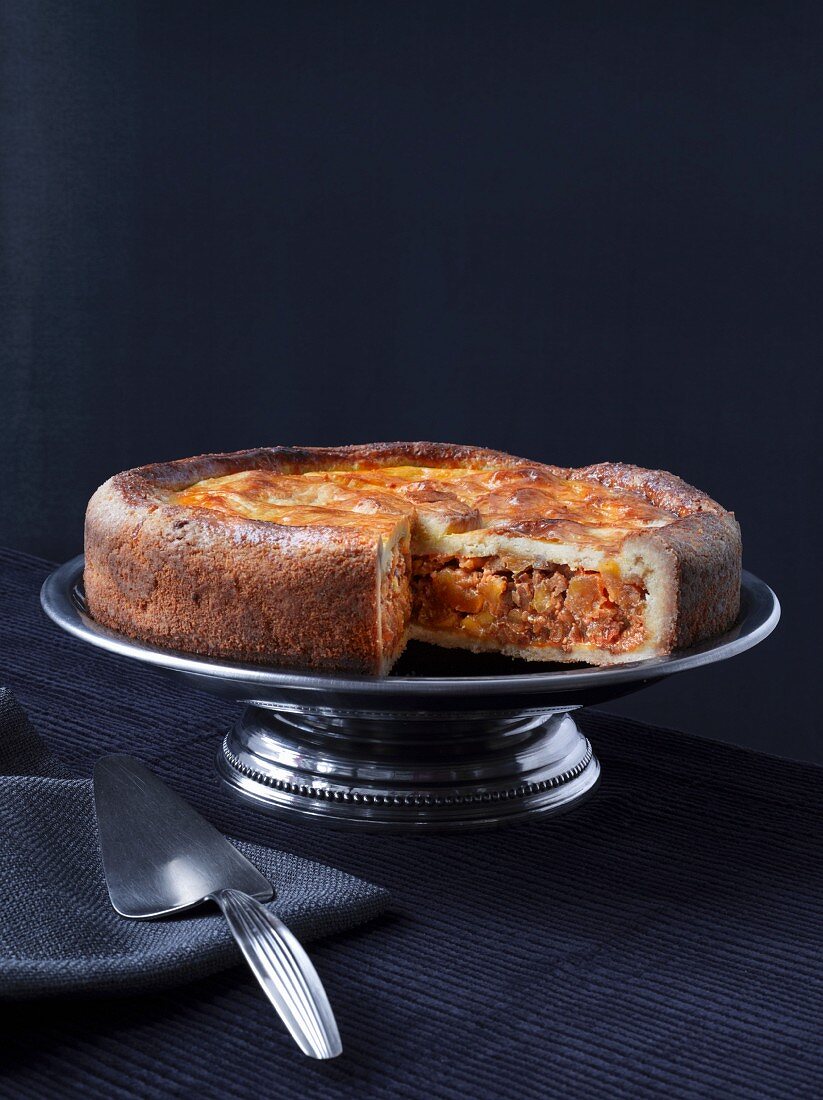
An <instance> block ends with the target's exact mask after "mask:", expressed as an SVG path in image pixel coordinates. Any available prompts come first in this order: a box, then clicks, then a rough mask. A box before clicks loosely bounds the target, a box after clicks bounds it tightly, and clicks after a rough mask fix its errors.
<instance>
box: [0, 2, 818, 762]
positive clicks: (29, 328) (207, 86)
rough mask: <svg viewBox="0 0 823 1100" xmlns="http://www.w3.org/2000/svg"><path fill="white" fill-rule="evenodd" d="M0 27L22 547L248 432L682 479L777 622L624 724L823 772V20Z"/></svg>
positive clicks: (11, 430)
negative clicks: (119, 482)
mask: <svg viewBox="0 0 823 1100" xmlns="http://www.w3.org/2000/svg"><path fill="white" fill-rule="evenodd" d="M2 10H3V16H2V20H3V26H2V28H0V29H1V30H2V46H0V48H1V49H2V76H1V77H0V85H1V87H2V93H3V107H2V116H0V125H1V126H2V134H0V138H1V139H2V141H1V142H0V149H2V158H3V168H2V182H0V199H2V222H1V223H0V246H2V264H3V304H2V321H3V325H4V337H3V345H2V351H3V355H4V366H3V378H2V393H1V394H0V400H1V401H2V407H3V414H2V431H1V432H0V458H1V460H2V494H3V504H2V509H0V541H2V542H4V543H6V544H11V545H13V546H17V547H20V548H22V549H25V550H29V551H32V552H34V553H37V554H41V555H45V556H48V557H51V558H57V559H62V558H66V557H68V556H69V555H71V554H74V553H76V552H77V551H78V550H79V549H80V546H81V537H82V535H81V531H82V513H83V508H84V504H85V502H86V500H87V498H88V496H89V495H90V493H91V492H92V490H93V489H94V488H95V486H96V485H97V484H98V483H99V482H101V481H102V480H104V479H105V478H106V477H107V476H108V475H109V474H111V473H112V472H114V471H116V470H119V469H121V468H124V467H128V466H133V465H136V464H139V463H143V462H146V461H150V460H154V459H162V458H174V457H180V456H183V455H187V454H191V453H195V452H202V451H207V450H231V449H235V448H240V447H248V446H251V445H257V444H271V443H305V444H330V443H341V442H353V441H360V440H372V439H440V440H453V441H460V442H468V443H482V444H487V445H489V446H492V447H500V448H504V449H506V450H510V451H513V452H515V453H521V454H524V455H528V456H530V457H534V458H536V459H544V460H547V461H550V462H556V463H562V464H571V465H576V464H582V463H588V462H593V461H597V460H600V459H608V458H615V459H623V460H627V461H631V462H636V463H639V464H641V465H645V466H651V467H664V468H668V469H672V470H674V471H676V472H677V473H680V474H681V475H683V476H684V477H685V478H686V479H687V480H690V481H692V482H694V483H695V484H697V485H698V486H700V487H701V488H704V489H706V490H707V491H709V492H710V493H711V494H713V495H714V496H716V497H717V499H719V500H720V501H721V502H723V503H724V504H726V505H727V506H729V507H732V508H734V509H735V510H736V511H737V514H738V516H739V518H740V521H741V523H742V526H743V531H744V541H745V558H746V564H747V565H748V567H749V568H750V569H752V570H754V571H755V572H756V573H758V574H760V575H761V576H763V577H764V578H765V579H767V580H769V581H770V582H771V583H772V584H773V586H774V587H775V588H776V589H777V591H778V593H779V595H780V597H781V598H782V600H783V604H784V619H783V622H782V624H781V626H780V628H779V630H778V633H777V634H776V635H774V636H773V637H772V639H770V640H769V641H768V642H767V643H766V644H764V645H763V646H762V647H761V648H760V649H758V650H757V651H755V652H753V653H750V654H747V655H744V656H742V657H739V658H737V659H736V660H735V661H733V662H730V663H729V664H727V665H724V666H722V667H717V668H714V669H709V670H705V671H702V672H696V673H692V674H689V675H687V676H684V677H682V678H674V679H673V680H671V681H669V682H668V683H666V684H665V685H661V686H658V687H656V688H654V689H652V690H651V691H649V692H648V693H646V694H645V695H642V696H638V697H636V698H632V699H630V700H626V701H624V702H623V703H622V704H620V708H621V709H623V710H624V711H628V712H631V713H634V714H638V715H640V716H645V717H649V718H653V719H656V720H658V721H662V722H667V723H669V724H671V725H677V726H680V727H683V728H686V729H689V730H693V731H695V732H700V733H704V734H706V735H708V736H712V737H718V738H727V739H731V740H734V741H738V742H740V743H743V744H751V745H755V746H758V747H762V748H767V749H769V750H771V751H774V752H777V753H783V754H785V755H794V756H806V757H812V756H815V755H816V754H817V755H820V754H821V743H820V740H819V739H818V737H817V732H816V730H817V725H816V720H815V718H814V715H813V709H812V707H813V701H814V700H815V698H816V692H817V686H818V685H817V682H816V681H817V656H818V653H819V646H818V640H817V632H818V624H819V622H820V619H821V602H820V594H819V590H820V586H821V584H820V579H819V578H818V577H817V576H816V575H815V572H814V569H816V568H817V555H818V553H819V550H818V547H819V545H820V543H819V541H818V533H819V528H818V512H819V506H820V500H819V489H818V486H819V455H820V443H819V420H820V412H821V408H820V399H819V398H820V385H819V382H818V364H819V362H820V350H821V335H822V334H823V333H822V330H821V324H820V310H821V305H820V300H821V299H820V295H821V286H822V283H823V281H822V280H821V277H820V276H821V255H823V249H822V247H821V246H823V240H822V239H821V237H822V236H823V235H822V234H821V229H820V208H819V205H818V204H819V200H820V194H821V182H823V181H821V165H822V163H823V158H822V157H821V144H820V138H821V94H820V92H821V89H820V84H819V70H820V60H819V59H820V56H821V49H822V48H823V7H822V6H821V5H820V4H809V5H805V4H791V3H788V4H787V3H774V4H756V3H750V2H747V3H742V2H741V3H736V4H735V3H717V2H713V3H706V4H698V3H691V4H689V3H682V4H643V5H634V4H630V3H622V4H597V5H594V4H588V3H574V4H558V3H546V2H543V3H540V2H536V3H517V2H511V0H510V2H507V3H502V2H498V3H494V4H484V3H478V2H475V3H458V2H448V0H438V2H437V3H431V4H430V3H420V2H416V3H410V4H399V3H398V4H394V3H389V2H385V0H384V2H379V3H362V2H354V0H352V2H349V3H331V2H326V3H309V2H306V0H300V2H297V0H295V2H293V3H287V4H282V3H271V2H267V3H265V4H256V3H249V2H246V3H242V2H241V3H231V4H228V3H205V2H203V0H198V2H197V3H187V2H180V0H171V2H169V0H165V2H163V3H152V2H146V0H140V2H126V0H118V3H115V4H111V3H107V2H105V0H99V2H90V0H74V2H73V3H71V4H65V3H62V2H56V0H27V2H25V3H19V4H15V3H8V2H7V3H5V4H4V5H3V9H2ZM798 562H800V563H804V562H805V563H809V564H810V565H811V566H812V568H806V570H805V571H804V570H803V569H801V568H800V567H799V566H798ZM0 583H2V581H1V579H0Z"/></svg>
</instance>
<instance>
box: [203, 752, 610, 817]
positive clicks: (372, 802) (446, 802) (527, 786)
mask: <svg viewBox="0 0 823 1100" xmlns="http://www.w3.org/2000/svg"><path fill="white" fill-rule="evenodd" d="M585 740H586V751H585V753H584V754H583V757H582V758H581V760H580V761H579V762H578V763H577V764H575V765H574V767H573V768H569V769H568V770H567V771H564V772H561V773H560V774H559V775H553V776H551V777H550V778H549V779H541V780H538V781H537V782H529V783H518V784H517V786H515V787H509V788H508V789H507V790H502V791H486V792H484V793H483V794H468V795H460V794H458V795H433V794H431V795H423V794H367V793H361V792H358V791H344V790H334V789H332V788H329V787H312V786H310V785H309V784H307V783H290V782H289V781H288V780H286V779H275V778H274V777H273V776H270V775H263V774H262V773H261V772H258V771H255V770H254V769H253V768H249V767H248V766H247V765H246V764H243V763H242V762H241V761H240V759H239V758H238V757H237V756H236V755H235V753H234V752H232V750H231V749H230V748H229V738H228V735H227V736H226V738H225V739H224V741H223V752H224V754H225V757H226V759H227V760H228V762H229V764H231V766H232V767H233V768H234V769H235V770H236V771H238V772H240V773H241V775H245V776H247V777H248V778H249V779H253V780H255V781H256V782H257V783H263V784H265V785H266V786H267V787H274V788H275V789H276V790H278V791H283V792H284V793H285V794H296V795H303V796H304V797H306V798H316V799H318V800H319V801H324V802H343V803H357V804H360V805H365V806H457V805H461V804H463V805H465V804H467V803H478V802H505V801H507V800H508V799H512V798H523V797H525V796H526V795H530V794H539V793H540V792H541V791H548V790H551V789H552V788H553V787H561V786H562V785H563V784H564V783H568V782H569V781H570V780H572V779H576V778H577V776H578V775H581V774H582V773H583V772H584V771H585V770H586V768H587V767H588V766H589V764H590V763H591V761H592V756H593V752H592V747H591V744H590V743H589V741H588V739H585Z"/></svg>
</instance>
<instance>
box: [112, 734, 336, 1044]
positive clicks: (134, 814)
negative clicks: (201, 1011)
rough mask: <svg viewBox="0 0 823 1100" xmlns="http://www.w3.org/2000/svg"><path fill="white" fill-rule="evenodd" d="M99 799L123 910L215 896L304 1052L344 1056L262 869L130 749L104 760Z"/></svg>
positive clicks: (316, 981) (316, 982) (160, 912)
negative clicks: (270, 904)
mask: <svg viewBox="0 0 823 1100" xmlns="http://www.w3.org/2000/svg"><path fill="white" fill-rule="evenodd" d="M94 806H95V810H96V812H97V824H98V827H99V830H100V850H101V852H102V855H103V870H104V872H105V875H106V885H107V886H108V890H109V897H110V898H111V903H112V905H113V906H114V908H115V909H116V910H117V912H118V913H119V914H120V915H121V916H122V917H133V918H134V919H135V920H148V919H150V918H151V917H162V916H165V915H166V914H168V913H178V912H180V911H181V910H183V909H190V908H192V906H195V905H200V904H201V902H204V901H213V902H216V903H217V905H218V906H219V907H220V909H221V911H222V913H223V916H224V917H225V918H226V920H227V921H228V924H229V928H230V929H231V932H232V935H233V936H234V938H235V939H236V940H237V943H238V944H239V945H240V949H241V950H242V952H243V954H244V955H245V957H246V961H247V962H248V964H249V966H250V967H251V968H252V970H253V972H254V975H255V977H256V978H257V980H258V981H259V982H260V984H261V986H262V987H263V990H264V992H265V994H266V996H267V997H268V998H269V1000H270V1001H271V1003H272V1004H273V1005H274V1007H275V1008H276V1009H277V1012H278V1014H279V1015H280V1018H281V1019H282V1021H283V1023H284V1024H285V1025H286V1027H287V1028H288V1030H289V1031H290V1032H291V1034H292V1036H293V1038H294V1040H295V1042H296V1043H297V1045H298V1046H299V1047H300V1049H301V1050H302V1051H303V1053H304V1054H308V1055H310V1056H311V1057H312V1058H334V1057H335V1056H336V1055H338V1054H339V1053H340V1052H341V1050H342V1049H343V1047H342V1044H341V1042H340V1034H339V1032H338V1030H337V1024H336V1023H335V1019H334V1014H333V1013H332V1010H331V1005H330V1004H329V1000H328V997H327V996H326V991H325V990H324V989H323V985H322V983H321V981H320V978H319V977H318V976H317V971H316V970H315V969H314V967H313V966H312V963H311V960H310V959H309V957H308V955H307V954H306V952H305V951H304V950H303V948H302V947H301V946H300V944H299V943H298V941H297V940H296V939H295V937H294V936H293V935H292V933H291V932H290V931H289V930H288V928H286V926H285V924H283V922H282V921H279V920H278V919H277V917H275V916H273V915H272V914H271V913H270V912H269V911H268V909H266V908H265V907H264V906H262V905H261V904H260V902H261V901H266V900H268V899H269V898H271V897H272V896H273V894H274V891H273V889H272V886H271V884H270V883H269V882H268V881H267V880H266V879H265V878H264V877H263V875H261V874H260V872H259V871H258V870H257V868H256V867H254V866H253V865H252V864H251V863H249V861H248V860H247V859H246V858H245V856H242V855H241V854H240V852H238V850H237V849H236V848H235V847H234V845H233V844H230V843H229V841H228V840H226V838H225V837H224V836H223V835H222V834H221V833H219V832H218V831H217V829H215V828H214V826H213V825H210V824H209V823H208V821H206V820H205V819H204V818H202V817H201V816H200V814H198V813H197V812H196V811H195V810H193V809H192V807H191V806H189V805H188V803H187V802H184V801H183V799H182V798H180V797H178V795H176V794H175V793H174V791H172V790H170V789H169V788H168V787H167V786H166V785H165V784H164V783H161V782H160V780H159V779H158V778H157V777H156V776H155V775H152V773H151V772H150V771H149V770H148V769H147V768H144V767H143V765H142V764H141V763H140V762H139V761H137V760H134V759H133V758H132V757H130V756H120V755H115V756H104V757H102V759H100V760H98V762H97V764H96V765H95V768H94ZM255 899H257V900H255Z"/></svg>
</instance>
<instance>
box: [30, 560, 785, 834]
mask: <svg viewBox="0 0 823 1100" xmlns="http://www.w3.org/2000/svg"><path fill="white" fill-rule="evenodd" d="M41 601H42V604H43V608H44V610H45V612H46V614H47V615H49V616H50V618H51V619H53V620H54V622H55V623H57V625H58V626H60V627H62V628H63V629H64V630H66V631H68V632H69V633H70V634H74V635H75V636H76V637H79V638H82V639H83V640H84V641H86V642H88V643H90V644H91V645H95V646H98V647H99V648H101V649H105V650H108V651H109V652H113V653H116V654H119V655H120V656H123V657H128V658H130V659H132V660H137V661H142V662H144V663H145V664H149V665H154V666H155V667H160V668H163V669H166V670H167V671H168V672H170V673H172V674H173V675H175V676H177V677H178V678H179V679H181V680H184V681H186V682H187V683H188V684H189V685H191V686H193V687H196V688H199V689H200V690H202V691H208V692H211V693H213V694H217V695H220V696H223V697H224V698H228V699H233V700H236V701H238V702H243V703H245V710H244V712H243V714H242V715H241V717H240V718H239V719H238V721H237V723H236V724H235V725H234V727H233V728H232V729H230V730H229V731H228V732H227V733H226V736H225V738H224V741H223V744H222V746H221V749H220V752H219V754H218V758H217V769H218V772H219V774H220V777H221V779H222V781H223V782H224V783H225V784H226V785H227V786H228V787H229V788H230V789H231V790H232V791H233V792H234V793H235V795H236V796H237V797H238V798H240V799H242V800H244V801H245V802H247V803H248V804H249V806H254V807H257V809H259V810H263V811H267V812H273V813H285V814H300V815H302V816H304V817H305V818H307V819H314V820H321V821H326V822H328V823H329V824H335V825H351V826H356V827H360V828H372V829H381V830H386V829H401V830H419V829H459V828H478V827H481V826H489V825H498V824H502V823H504V822H507V821H515V820H521V819H523V818H525V817H531V816H533V815H536V814H551V813H558V812H561V811H563V810H567V809H569V808H570V807H572V806H574V805H577V804H579V803H580V801H581V800H582V799H583V798H585V797H586V796H587V795H589V794H591V793H592V791H593V790H594V788H595V786H596V785H597V781H598V778H599V775H600V765H599V763H598V761H597V757H596V756H595V755H594V753H593V751H592V746H591V745H590V744H589V742H588V740H587V739H586V737H585V736H584V735H583V733H581V731H580V730H579V729H578V727H577V725H576V723H575V721H574V718H573V713H574V712H575V711H576V710H579V709H580V708H581V707H585V706H590V705H592V704H595V703H605V702H608V701H609V700H611V699H616V698H618V697H620V696H622V695H626V694H629V693H630V692H633V691H638V690H639V689H641V688H643V687H645V686H646V685H647V684H650V683H654V682H655V681H657V680H659V679H662V678H663V677H664V676H670V675H672V674H674V673H678V672H685V671H688V670H689V669H693V668H698V667H700V666H701V665H706V664H712V663H714V662H716V661H723V660H726V659H727V658H729V657H733V656H735V655H736V654H738V653H742V652H743V651H744V650H747V649H750V648H751V647H752V646H755V645H757V644H758V642H761V641H762V640H763V639H764V638H766V637H767V636H768V635H769V634H770V633H771V632H772V630H773V629H774V628H775V626H776V625H777V621H778V619H779V617H780V607H779V604H778V602H777V598H776V597H775V595H774V593H773V592H772V590H771V589H770V588H769V587H768V585H766V584H764V583H763V581H761V580H758V578H757V577H755V576H753V575H752V574H750V573H745V572H744V574H743V586H742V602H741V610H740V616H739V618H738V621H737V623H736V624H735V625H734V626H733V627H732V628H731V630H728V631H727V632H726V633H724V634H722V635H719V636H718V637H715V638H713V639H711V640H710V641H709V642H705V643H703V644H701V645H699V646H695V647H693V648H692V649H688V650H679V651H678V652H676V653H674V654H672V655H671V656H669V657H663V658H653V659H651V660H646V661H637V662H634V663H632V664H624V665H615V666H613V667H611V668H590V667H588V666H580V665H573V666H571V665H549V664H546V665H543V664H534V663H531V662H525V661H517V660H512V659H511V658H508V657H499V656H495V655H490V654H472V653H467V652H463V651H460V650H449V649H440V648H437V647H434V646H427V645H423V644H422V643H411V644H410V645H409V647H408V649H407V651H406V653H405V654H404V655H403V657H402V658H401V659H400V661H399V662H398V664H397V665H396V666H395V668H394V670H393V671H392V673H391V674H390V675H389V676H387V677H384V678H378V677H371V676H352V675H347V674H332V673H312V672H298V671H293V670H289V669H277V668H271V667H269V666H264V665H254V664H243V663H239V662H234V661H225V660H222V659H219V658H210V657H198V656H194V655H192V654H188V653H181V652H179V651H176V650H170V649H161V648H159V647H157V646H151V645H146V644H143V643H141V642H136V641H134V640H133V639H131V638H127V637H125V636H123V635H122V634H117V633H115V632H114V631H111V630H107V629H106V628H105V627H102V626H100V625H99V624H97V623H96V622H95V621H94V620H93V619H92V618H91V617H90V616H89V614H88V610H87V608H86V603H85V597H84V593H83V557H82V555H81V556H79V557H77V558H73V559H72V560H71V561H69V562H66V564H65V565H62V566H60V568H59V569H57V570H55V572H54V573H52V574H51V575H50V576H49V577H48V578H47V579H46V581H45V583H44V585H43V589H42V592H41Z"/></svg>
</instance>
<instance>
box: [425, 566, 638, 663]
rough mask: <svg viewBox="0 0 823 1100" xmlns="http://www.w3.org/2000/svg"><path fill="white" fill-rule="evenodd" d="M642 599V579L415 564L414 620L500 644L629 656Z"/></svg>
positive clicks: (564, 569)
mask: <svg viewBox="0 0 823 1100" xmlns="http://www.w3.org/2000/svg"><path fill="white" fill-rule="evenodd" d="M645 596H646V592H645V589H644V587H643V584H642V583H641V582H640V581H639V580H635V579H631V580H627V579H624V578H622V577H621V576H620V575H619V573H617V572H616V571H609V570H606V571H604V572H598V571H596V570H584V569H572V568H570V567H569V566H566V565H547V566H541V567H539V568H538V567H535V566H530V565H523V566H522V567H520V566H519V564H517V563H514V562H509V561H502V560H501V559H500V558H458V557H451V558H449V557H445V556H442V555H440V556H437V555H429V556H424V557H416V558H414V559H413V562H412V621H413V622H415V623H418V624H419V625H420V626H423V627H425V628H427V629H431V630H442V631H446V632H452V633H455V632H463V633H465V634H468V635H469V636H471V637H473V638H477V639H489V640H492V639H493V640H494V641H496V642H499V643H501V644H504V645H520V646H524V647H527V646H528V647H531V646H540V645H546V646H555V647H559V648H562V649H564V650H569V649H571V648H572V647H573V646H575V645H581V644H585V645H594V646H597V647H598V648H605V649H608V650H610V651H611V652H615V653H617V652H628V651H629V650H631V649H633V648H635V647H637V646H639V645H640V644H641V643H642V641H643V640H644V621H643V612H644V601H645Z"/></svg>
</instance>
